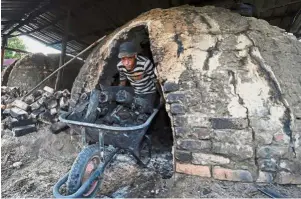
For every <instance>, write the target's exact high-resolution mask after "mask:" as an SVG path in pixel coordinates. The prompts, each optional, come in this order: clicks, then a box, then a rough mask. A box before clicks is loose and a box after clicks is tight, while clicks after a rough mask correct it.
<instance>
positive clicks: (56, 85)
mask: <svg viewBox="0 0 301 199" xmlns="http://www.w3.org/2000/svg"><path fill="white" fill-rule="evenodd" d="M69 23H70V10H68V16H67V19H66V20H65V27H64V35H63V42H62V49H61V56H60V63H59V67H61V66H62V65H63V64H64V63H65V56H66V47H67V40H68V33H69ZM62 74H63V71H62V70H59V72H58V74H57V76H56V81H55V87H54V89H55V90H58V89H59V88H60V80H61V77H62Z"/></svg>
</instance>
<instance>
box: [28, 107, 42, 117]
mask: <svg viewBox="0 0 301 199" xmlns="http://www.w3.org/2000/svg"><path fill="white" fill-rule="evenodd" d="M44 111H45V108H44V107H40V108H39V109H36V110H34V111H33V112H31V114H30V117H32V118H34V119H36V118H38V116H39V114H41V113H43V112H44Z"/></svg>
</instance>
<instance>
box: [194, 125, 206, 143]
mask: <svg viewBox="0 0 301 199" xmlns="http://www.w3.org/2000/svg"><path fill="white" fill-rule="evenodd" d="M192 133H193V135H194V136H195V137H197V138H198V139H200V140H207V139H210V135H211V131H210V130H209V129H208V128H201V127H195V128H193V130H192Z"/></svg>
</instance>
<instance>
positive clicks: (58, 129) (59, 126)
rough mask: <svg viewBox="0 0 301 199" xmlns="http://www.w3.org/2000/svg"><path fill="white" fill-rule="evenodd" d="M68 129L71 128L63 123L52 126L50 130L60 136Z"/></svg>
mask: <svg viewBox="0 0 301 199" xmlns="http://www.w3.org/2000/svg"><path fill="white" fill-rule="evenodd" d="M68 128H69V126H68V125H67V124H65V123H63V122H56V123H54V124H52V125H51V126H50V130H51V132H52V133H53V134H58V133H60V132H62V131H64V130H67V129H68Z"/></svg>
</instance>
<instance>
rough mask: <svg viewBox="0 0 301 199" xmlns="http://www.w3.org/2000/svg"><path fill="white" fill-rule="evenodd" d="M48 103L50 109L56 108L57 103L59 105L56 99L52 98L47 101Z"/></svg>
mask: <svg viewBox="0 0 301 199" xmlns="http://www.w3.org/2000/svg"><path fill="white" fill-rule="evenodd" d="M46 104H47V108H48V109H52V108H55V107H57V105H58V103H57V100H56V99H51V100H49V101H47V102H46Z"/></svg>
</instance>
